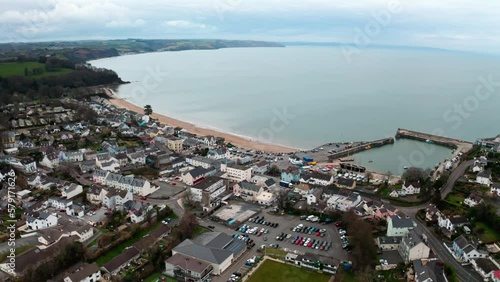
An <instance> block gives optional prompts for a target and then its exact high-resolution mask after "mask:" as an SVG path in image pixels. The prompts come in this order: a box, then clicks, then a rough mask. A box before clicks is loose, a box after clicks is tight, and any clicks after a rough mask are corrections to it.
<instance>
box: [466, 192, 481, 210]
mask: <svg viewBox="0 0 500 282" xmlns="http://www.w3.org/2000/svg"><path fill="white" fill-rule="evenodd" d="M482 203H484V200H483V199H482V198H481V197H479V196H478V195H476V194H475V193H471V194H470V195H469V197H467V198H465V199H464V205H466V206H468V207H470V208H472V207H475V206H477V205H479V204H482Z"/></svg>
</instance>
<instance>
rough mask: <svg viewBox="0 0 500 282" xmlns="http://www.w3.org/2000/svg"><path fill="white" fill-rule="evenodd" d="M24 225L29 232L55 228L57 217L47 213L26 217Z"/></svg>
mask: <svg viewBox="0 0 500 282" xmlns="http://www.w3.org/2000/svg"><path fill="white" fill-rule="evenodd" d="M26 225H27V226H28V228H29V229H31V230H39V229H44V228H48V227H52V226H56V225H57V217H56V216H54V215H52V214H50V213H47V212H41V213H40V214H39V215H28V216H27V217H26Z"/></svg>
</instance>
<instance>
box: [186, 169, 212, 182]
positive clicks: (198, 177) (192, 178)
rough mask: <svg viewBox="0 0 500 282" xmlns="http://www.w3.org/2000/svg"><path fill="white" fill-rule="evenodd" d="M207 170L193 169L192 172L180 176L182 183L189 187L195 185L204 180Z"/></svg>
mask: <svg viewBox="0 0 500 282" xmlns="http://www.w3.org/2000/svg"><path fill="white" fill-rule="evenodd" d="M207 170H208V169H205V168H203V167H195V168H193V169H192V170H190V171H188V172H186V173H184V174H182V175H181V178H182V182H184V183H186V184H187V185H190V186H191V185H196V184H197V183H199V182H201V181H203V179H205V177H206V173H207Z"/></svg>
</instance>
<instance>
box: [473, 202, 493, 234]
mask: <svg viewBox="0 0 500 282" xmlns="http://www.w3.org/2000/svg"><path fill="white" fill-rule="evenodd" d="M496 210H497V209H496V208H495V207H494V206H492V205H489V204H480V205H477V206H475V207H472V208H469V210H468V212H467V216H468V218H470V219H471V220H473V221H479V222H483V223H485V224H486V225H487V226H490V227H491V228H493V229H494V230H495V231H496V232H498V233H500V216H498V215H497V214H496Z"/></svg>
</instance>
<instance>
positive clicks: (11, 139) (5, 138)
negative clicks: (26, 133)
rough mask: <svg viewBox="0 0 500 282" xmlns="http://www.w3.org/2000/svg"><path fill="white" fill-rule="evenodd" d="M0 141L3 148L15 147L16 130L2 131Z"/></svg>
mask: <svg viewBox="0 0 500 282" xmlns="http://www.w3.org/2000/svg"><path fill="white" fill-rule="evenodd" d="M0 141H1V142H0V143H1V144H2V145H3V147H4V148H8V149H10V148H15V147H16V132H15V131H4V132H2V133H1V135H0Z"/></svg>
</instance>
